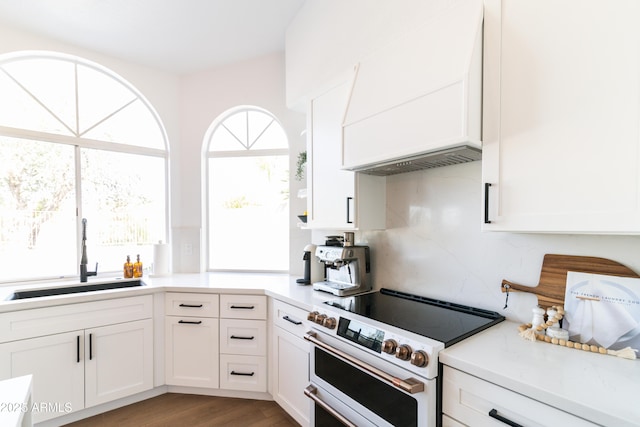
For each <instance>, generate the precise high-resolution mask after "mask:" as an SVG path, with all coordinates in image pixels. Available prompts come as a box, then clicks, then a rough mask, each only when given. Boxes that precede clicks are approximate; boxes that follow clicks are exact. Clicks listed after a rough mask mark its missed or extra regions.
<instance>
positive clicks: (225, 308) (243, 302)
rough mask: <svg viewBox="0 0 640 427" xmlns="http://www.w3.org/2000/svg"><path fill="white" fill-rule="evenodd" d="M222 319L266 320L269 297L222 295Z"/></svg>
mask: <svg viewBox="0 0 640 427" xmlns="http://www.w3.org/2000/svg"><path fill="white" fill-rule="evenodd" d="M220 317H224V318H227V319H262V320H266V318H267V297H266V296H265V295H220Z"/></svg>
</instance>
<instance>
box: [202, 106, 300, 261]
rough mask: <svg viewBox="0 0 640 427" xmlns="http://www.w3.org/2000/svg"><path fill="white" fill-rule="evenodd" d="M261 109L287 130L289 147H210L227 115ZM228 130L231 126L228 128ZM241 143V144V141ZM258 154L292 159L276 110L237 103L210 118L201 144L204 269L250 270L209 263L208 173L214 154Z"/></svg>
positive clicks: (236, 155)
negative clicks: (220, 266) (222, 266)
mask: <svg viewBox="0 0 640 427" xmlns="http://www.w3.org/2000/svg"><path fill="white" fill-rule="evenodd" d="M252 110H253V111H259V112H261V113H264V114H267V115H269V116H270V117H271V118H272V119H273V121H274V122H275V123H276V124H277V125H278V126H280V128H281V129H282V131H283V132H284V134H285V138H286V144H287V147H286V148H258V149H253V151H252V148H251V146H249V147H246V148H244V149H239V150H225V151H212V150H211V144H212V139H213V136H214V134H215V132H216V130H217V129H218V128H219V127H220V126H222V125H223V123H224V121H225V120H226V119H228V118H229V117H231V116H233V115H235V114H238V113H240V112H243V111H252ZM227 130H228V129H227ZM239 144H241V143H240V142H239ZM256 153H260V154H256ZM259 156H289V160H290V156H291V145H290V143H289V138H288V136H287V134H286V130H285V128H284V126H282V123H281V122H280V120H278V118H277V117H276V116H275V114H273V113H272V112H271V111H269V110H267V109H264V108H261V107H258V106H255V105H238V106H235V107H232V108H229V109H227V110H226V111H224V112H223V113H221V114H220V115H219V116H218V117H216V118H215V119H214V120H213V122H211V124H210V125H209V128H208V129H207V131H206V132H205V136H204V140H203V144H202V156H201V158H202V163H201V170H202V171H203V173H202V180H203V183H202V197H201V200H202V201H203V204H202V209H201V211H202V212H201V215H202V224H203V225H204V227H203V228H204V229H203V236H204V238H205V244H204V245H203V246H204V254H203V256H202V257H201V260H203V261H204V263H205V266H206V268H205V271H208V272H243V271H247V270H238V269H223V268H222V269H218V268H216V269H214V268H211V265H210V264H209V260H210V254H211V241H210V239H209V236H210V234H209V231H210V229H211V224H210V223H209V203H210V200H209V195H210V188H209V182H210V178H211V177H210V173H209V160H210V159H213V158H225V157H227V158H229V157H259ZM289 190H291V183H290V182H289ZM250 271H251V272H252V273H286V272H288V271H289V270H288V269H286V270H250Z"/></svg>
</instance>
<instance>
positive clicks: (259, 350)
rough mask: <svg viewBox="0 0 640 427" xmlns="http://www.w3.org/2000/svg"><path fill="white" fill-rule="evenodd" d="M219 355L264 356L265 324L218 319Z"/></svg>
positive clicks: (261, 321) (265, 347)
mask: <svg viewBox="0 0 640 427" xmlns="http://www.w3.org/2000/svg"><path fill="white" fill-rule="evenodd" d="M220 353H227V354H247V355H254V356H266V354H267V322H266V321H265V320H245V319H220Z"/></svg>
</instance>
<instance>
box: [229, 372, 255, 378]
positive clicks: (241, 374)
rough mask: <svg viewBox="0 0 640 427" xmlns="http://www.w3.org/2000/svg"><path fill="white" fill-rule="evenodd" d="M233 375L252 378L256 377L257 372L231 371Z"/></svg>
mask: <svg viewBox="0 0 640 427" xmlns="http://www.w3.org/2000/svg"><path fill="white" fill-rule="evenodd" d="M231 375H240V376H243V377H252V376H254V375H255V372H236V371H231Z"/></svg>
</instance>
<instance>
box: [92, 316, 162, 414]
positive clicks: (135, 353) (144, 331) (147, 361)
mask: <svg viewBox="0 0 640 427" xmlns="http://www.w3.org/2000/svg"><path fill="white" fill-rule="evenodd" d="M85 368H86V374H85V375H86V390H85V399H86V406H87V407H90V406H94V405H99V404H101V403H105V402H109V401H111V400H115V399H119V398H121V397H125V396H129V395H132V394H135V393H139V392H142V391H145V390H150V389H151V388H152V387H153V320H152V319H146V320H138V321H136V322H127V323H120V324H116V325H109V326H103V327H99V328H94V329H87V330H85Z"/></svg>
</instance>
